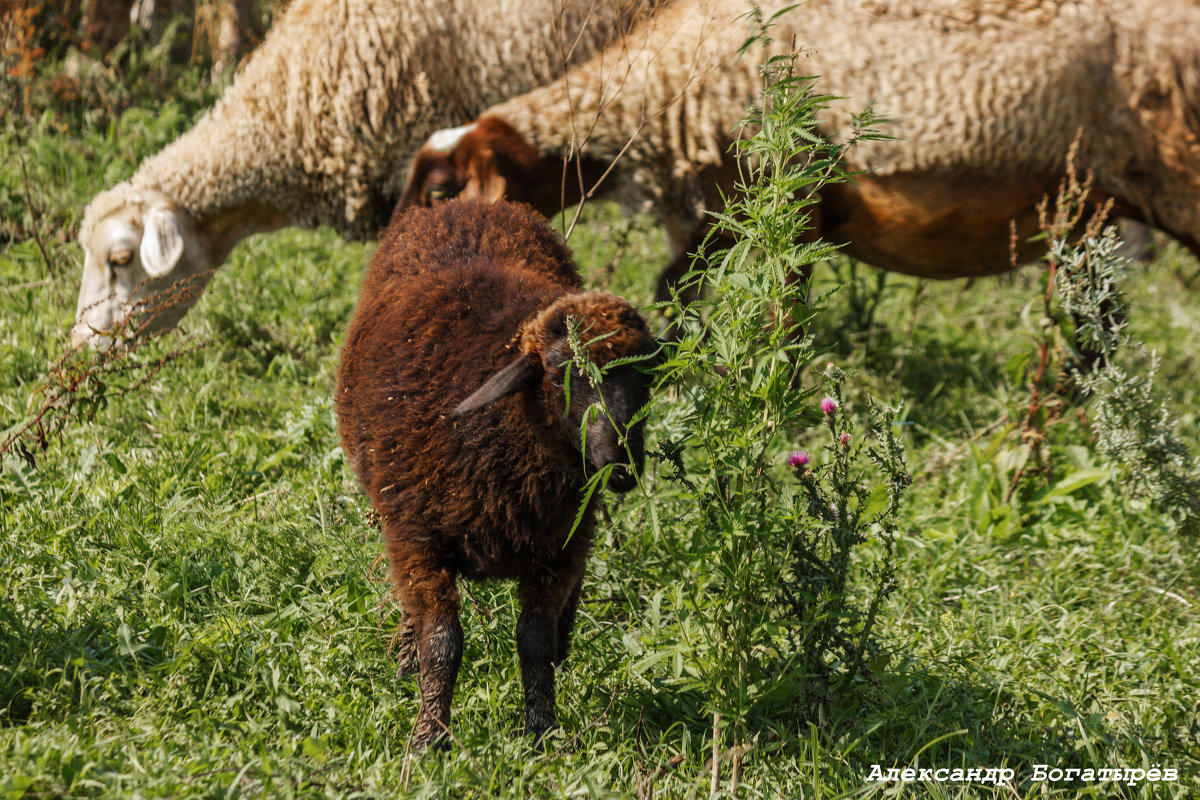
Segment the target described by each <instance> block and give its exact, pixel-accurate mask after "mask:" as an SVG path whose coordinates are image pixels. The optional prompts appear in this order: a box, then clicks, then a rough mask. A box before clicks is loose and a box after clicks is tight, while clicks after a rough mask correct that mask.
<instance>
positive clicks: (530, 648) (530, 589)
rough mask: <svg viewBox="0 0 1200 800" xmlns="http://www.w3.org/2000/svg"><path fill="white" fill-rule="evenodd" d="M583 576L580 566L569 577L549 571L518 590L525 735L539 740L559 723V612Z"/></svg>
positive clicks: (518, 636)
mask: <svg viewBox="0 0 1200 800" xmlns="http://www.w3.org/2000/svg"><path fill="white" fill-rule="evenodd" d="M582 577H583V569H582V565H580V568H579V569H578V570H570V574H565V575H564V574H555V573H554V572H553V571H547V572H545V573H541V574H539V575H536V576H534V577H526V578H522V579H521V582H520V586H519V587H518V594H519V596H520V599H521V616H520V617H518V618H517V656H518V658H519V659H520V662H521V686H522V687H523V688H524V690H525V733H527V734H529V733H532V734H534V735H535V736H537V737H538V740H539V741H540V740H541V737H542V734H544V733H545V732H546V731H548V730H550V729H551V728H553V727H554V726H555V725H556V724H557V722H556V721H555V717H554V663H555V659H556V657H557V656H558V655H559V653H560V650H559V646H558V641H557V640H558V631H559V630H560V625H559V622H560V618H561V614H560V612H561V611H562V610H564V609H565V608H566V606H567V605H569V604H570V598H571V596H572V593H573V592H574V590H575V589H576V587H577V586H578V585H579V584H580V583H581V581H582ZM576 604H578V597H576ZM568 630H569V628H568ZM564 654H565V652H564Z"/></svg>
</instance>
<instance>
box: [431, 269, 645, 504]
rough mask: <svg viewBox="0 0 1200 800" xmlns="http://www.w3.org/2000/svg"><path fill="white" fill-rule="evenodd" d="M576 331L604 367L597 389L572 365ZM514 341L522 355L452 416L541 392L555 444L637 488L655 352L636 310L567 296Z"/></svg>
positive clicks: (612, 301) (615, 481)
mask: <svg viewBox="0 0 1200 800" xmlns="http://www.w3.org/2000/svg"><path fill="white" fill-rule="evenodd" d="M572 329H574V330H575V331H576V333H577V336H578V341H579V343H580V344H581V345H582V348H581V349H582V350H583V351H584V352H586V355H587V358H588V360H589V361H590V362H591V363H593V364H595V365H596V366H598V367H600V370H601V373H602V376H603V378H602V380H601V381H600V383H599V384H598V385H596V386H593V385H592V384H591V383H590V382H589V381H588V379H587V377H586V376H585V375H584V374H582V372H581V370H580V368H579V366H578V365H577V364H576V363H575V359H574V353H573V352H572V348H571V343H570V334H569V331H570V330H572ZM517 340H518V347H519V350H520V354H519V355H518V356H517V357H516V358H515V359H514V360H513V361H512V362H510V363H509V364H508V365H507V366H505V367H504V368H503V369H501V370H500V371H499V372H497V373H495V374H494V375H492V377H491V378H489V379H488V380H487V381H486V382H485V383H484V384H483V386H481V387H480V388H479V389H477V390H476V391H475V392H474V393H473V394H472V395H471V396H470V397H468V398H467V399H466V400H464V401H463V402H462V403H460V404H459V405H458V407H457V408H455V410H454V411H455V413H456V414H466V413H470V412H471V411H474V410H475V409H478V408H481V407H483V406H485V405H487V404H488V403H491V402H493V401H495V400H498V399H500V398H501V397H505V396H507V395H510V394H514V393H516V392H521V391H525V390H529V391H536V392H537V393H538V395H539V396H540V400H541V405H542V407H543V408H544V409H545V416H544V420H543V421H544V424H545V426H546V427H547V428H548V429H549V432H550V433H551V434H552V435H553V436H554V437H555V438H556V439H557V440H558V441H562V442H567V443H569V444H570V446H571V447H573V449H574V450H575V451H577V452H581V453H582V454H583V456H584V462H585V464H586V471H587V472H588V473H594V472H596V471H599V470H602V469H604V468H606V467H608V466H610V465H611V466H612V472H611V474H610V475H609V479H608V487H609V488H610V489H612V490H614V491H617V492H626V491H629V490H630V489H632V488H633V487H634V486H636V485H637V474H638V473H639V472H640V471H641V469H642V462H643V460H644V457H645V445H644V440H643V430H642V429H643V420H642V418H641V416H640V415H639V412H640V411H642V409H643V407H644V406H645V405H646V403H647V402H648V400H649V398H650V382H651V378H650V376H649V375H648V374H647V363H648V362H649V361H651V360H652V358H653V356H654V353H655V352H656V350H657V342H656V341H655V339H654V337H653V336H651V335H650V332H649V329H648V328H647V327H646V322H645V320H643V319H642V317H641V315H640V314H639V313H638V311H637V309H635V308H634V307H633V306H632V305H630V304H629V303H628V302H626V301H625V300H623V299H621V298H619V297H615V296H613V295H610V294H604V293H600V292H587V293H578V294H569V295H565V296H564V297H561V298H559V299H558V300H557V301H556V302H554V303H553V304H552V305H550V306H548V307H547V308H545V309H543V310H542V311H541V312H539V313H538V314H537V315H535V316H533V317H531V318H530V319H528V320H526V322H525V323H524V324H523V325H522V326H521V330H520V332H519V333H518V334H517ZM626 359H630V360H629V361H626Z"/></svg>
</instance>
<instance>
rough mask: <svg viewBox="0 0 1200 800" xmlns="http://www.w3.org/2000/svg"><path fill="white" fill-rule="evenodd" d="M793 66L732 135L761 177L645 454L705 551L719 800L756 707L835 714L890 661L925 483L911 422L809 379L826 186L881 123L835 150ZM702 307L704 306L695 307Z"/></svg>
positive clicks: (702, 632)
mask: <svg viewBox="0 0 1200 800" xmlns="http://www.w3.org/2000/svg"><path fill="white" fill-rule="evenodd" d="M760 40H761V38H760V39H757V40H751V42H750V43H748V44H747V48H749V47H750V46H751V45H752V44H753V42H754V41H760ZM793 64H794V58H793V57H791V56H783V57H776V58H772V59H770V60H769V61H768V62H767V63H766V65H765V66H764V67H763V78H764V86H765V90H764V94H763V102H762V108H761V109H759V110H757V111H752V112H751V113H750V115H749V116H748V117H747V119H746V121H745V122H744V123H743V125H742V128H741V130H740V135H739V137H738V140H737V142H736V144H735V148H736V151H737V154H738V156H739V157H740V159H741V161H742V163H745V164H746V165H747V167H746V170H745V174H744V176H743V180H742V181H741V182H740V184H739V185H738V187H737V189H738V193H737V199H736V200H732V201H730V202H729V204H728V206H727V208H726V210H725V211H724V212H723V213H720V214H714V217H715V224H714V227H713V231H712V233H711V235H710V236H709V238H708V240H707V243H712V242H716V241H722V242H726V241H732V242H733V244H732V245H731V246H729V247H728V248H726V249H719V250H711V251H707V252H706V251H705V250H706V249H707V248H702V252H701V254H700V255H699V256H698V257H697V260H696V262H695V264H696V266H695V268H694V269H693V271H692V272H691V273H689V274H688V275H687V276H686V277H685V278H684V279H683V281H682V282H681V283H680V285H679V286H678V287H677V288H676V291H675V293H674V297H673V299H672V300H671V301H669V303H668V304H667V308H665V309H664V310H665V311H666V312H667V313H668V316H670V317H671V318H672V319H673V320H674V321H675V322H674V324H675V334H676V337H677V342H676V343H674V344H672V345H671V346H669V347H668V348H667V350H666V352H665V354H664V357H663V364H662V366H661V367H660V373H661V375H662V379H661V385H660V386H659V387H658V388H657V389H656V390H655V396H656V397H661V398H666V399H665V401H664V403H663V404H664V405H665V406H666V407H665V408H660V409H657V410H656V411H655V413H654V418H655V419H656V421H657V424H656V427H657V428H658V448H657V451H656V452H651V453H648V455H650V456H651V457H652V458H655V459H658V460H659V461H660V462H661V464H662V466H663V467H665V469H664V470H663V471H664V472H665V473H667V480H668V482H669V484H670V485H669V486H662V485H660V486H659V487H658V494H659V495H660V497H659V505H663V504H664V503H665V502H666V501H665V500H664V496H669V495H675V496H674V497H672V500H674V501H676V502H674V503H673V506H672V507H677V508H679V509H681V512H680V513H681V514H683V515H685V517H687V518H685V519H684V520H682V521H681V524H680V525H678V526H677V528H682V529H685V530H686V531H687V532H686V533H683V534H682V536H684V537H685V539H687V541H684V542H680V543H679V546H680V551H681V552H683V553H686V554H687V555H688V556H689V557H690V560H691V566H690V571H691V573H692V575H691V577H692V578H693V582H692V585H691V586H689V588H688V592H687V594H689V595H691V597H692V601H691V602H692V603H693V606H692V608H691V609H690V613H689V614H687V616H688V618H689V619H690V620H700V622H699V624H698V629H696V630H693V631H688V632H687V633H686V634H685V635H684V636H683V637H682V638H684V639H685V640H686V644H685V648H686V649H687V650H688V656H689V658H690V659H691V660H692V661H693V663H694V664H695V665H696V667H695V671H694V672H693V673H692V675H693V677H694V680H691V681H690V682H691V683H692V685H694V686H695V687H696V688H698V689H701V690H702V691H703V693H704V696H705V698H706V703H707V705H708V708H709V712H710V713H711V715H712V721H713V755H714V767H713V771H712V775H713V788H714V791H715V790H716V787H717V780H718V777H717V776H718V774H719V771H720V769H719V765H720V757H721V753H722V752H726V749H725V747H731V749H730V750H728V751H727V752H729V754H730V755H729V758H728V760H730V761H731V762H732V778H731V780H732V783H733V787H734V791H736V786H737V781H738V775H739V771H740V755H741V753H743V752H745V750H746V748H747V746H748V744H749V740H748V739H747V737H748V736H752V735H753V734H752V727H753V718H754V716H755V714H756V713H758V712H760V711H764V712H765V711H768V710H769V711H770V712H772V713H771V714H764V717H767V716H771V715H772V714H773V713H774V712H777V711H778V710H779V708H780V706H781V705H782V704H786V703H789V702H791V703H794V707H795V708H796V709H798V711H799V713H800V714H801V715H802V716H804V717H807V718H808V719H810V720H813V721H815V722H818V723H819V722H821V721H823V720H824V719H826V718H827V717H826V714H827V712H828V710H829V704H830V701H831V699H833V698H834V697H835V696H836V690H837V687H838V685H843V686H845V685H848V683H846V684H839V679H847V680H848V681H850V680H853V679H854V678H855V677H856V676H858V675H861V674H863V668H864V667H869V666H871V665H872V664H873V659H874V658H875V655H876V649H875V646H874V644H873V642H872V636H871V633H872V626H873V624H874V621H875V618H876V615H877V613H878V612H879V610H880V608H881V606H882V603H883V601H884V599H885V598H886V597H887V595H888V593H889V592H890V591H892V589H893V586H894V573H893V565H892V554H893V542H894V536H895V532H896V525H897V512H898V509H899V506H900V501H901V495H902V492H903V489H904V487H905V486H907V485H908V482H909V477H908V474H907V472H906V469H905V464H904V456H903V450H902V447H901V444H900V442H899V440H898V438H897V436H896V435H895V433H894V429H893V427H892V422H893V417H894V412H892V411H890V410H881V409H873V413H872V415H871V422H870V426H869V428H868V430H867V431H866V432H865V434H864V435H856V434H855V433H854V419H853V416H852V415H851V414H850V413H848V409H847V408H846V406H845V405H844V404H843V402H842V400H841V387H842V384H843V381H845V380H846V378H847V376H846V374H845V373H844V372H843V371H842V370H840V369H838V368H837V367H835V366H833V365H830V366H828V367H827V368H825V369H824V372H823V378H824V381H825V384H826V386H825V391H826V392H827V393H828V395H829V397H828V398H827V399H826V401H824V402H823V403H817V402H816V400H815V395H816V394H817V393H818V392H819V391H820V387H809V388H805V387H804V384H805V382H806V381H805V376H806V374H808V367H809V365H810V364H811V363H812V362H813V361H814V360H815V359H816V358H817V356H818V354H817V352H816V350H815V348H814V346H813V344H812V339H811V337H809V336H806V335H805V330H806V326H808V325H810V324H812V322H813V320H814V319H815V317H816V315H817V313H818V311H819V309H821V308H822V307H823V305H824V302H823V301H824V298H819V299H817V300H816V301H815V302H812V303H810V302H808V287H807V285H806V284H807V282H806V280H805V279H804V278H803V275H804V272H803V268H804V267H805V266H806V265H808V264H811V263H812V262H815V261H820V260H822V259H825V258H827V257H828V256H829V255H830V254H831V253H832V252H833V250H834V248H833V247H832V246H830V245H828V244H826V243H823V242H819V241H817V242H814V241H805V240H806V239H811V238H812V237H811V236H807V235H806V232H808V231H809V230H810V227H811V226H810V214H809V208H810V206H812V205H813V203H814V202H815V200H814V196H815V193H816V192H817V191H819V190H820V188H821V187H822V186H824V185H826V184H828V183H830V182H834V181H840V180H844V179H846V177H847V175H846V174H845V172H844V171H843V169H842V167H841V166H840V163H841V156H842V154H843V152H844V151H845V150H846V149H847V148H849V147H852V146H853V145H854V144H855V143H856V142H858V141H861V140H864V139H867V138H879V136H878V134H876V133H874V132H872V131H871V130H870V125H871V124H872V123H873V122H875V120H874V119H873V118H872V117H870V115H869V114H868V115H864V116H863V117H860V118H859V119H858V120H857V121H856V125H855V133H854V136H853V137H852V138H851V139H850V140H849V141H847V142H844V143H841V144H832V143H830V142H826V141H825V140H823V139H821V138H820V137H819V136H818V135H817V134H816V132H815V131H816V122H817V118H818V115H819V113H820V112H821V110H822V109H823V108H824V107H825V104H826V103H827V102H828V101H829V100H830V99H832V98H830V97H829V96H823V95H819V94H815V93H814V92H813V89H812V86H813V81H812V79H811V78H804V77H799V76H796V75H795V74H794V73H793ZM692 296H694V297H699V298H700V299H698V300H695V301H693V302H690V303H688V302H685V300H684V299H683V298H685V297H692ZM812 427H816V428H817V429H818V430H821V429H822V428H823V430H824V434H823V436H827V437H828V440H827V444H826V445H825V446H824V453H825V455H824V456H822V457H821V458H820V459H816V458H810V457H809V456H808V454H807V453H804V454H801V453H800V452H799V451H797V452H795V453H793V454H792V455H791V456H790V457H789V455H788V448H789V446H790V445H789V442H790V440H791V439H792V437H793V436H795V435H797V434H798V433H799V431H800V430H801V429H804V428H812ZM868 459H869V460H870V461H871V462H873V465H869V464H867V463H866V462H867V460H868ZM818 460H820V461H822V462H823V463H822V464H817V463H816V462H817V461H818ZM789 462H790V463H791V464H792V466H793V469H790V470H789V468H788V463H789ZM801 462H803V463H801ZM664 490H666V491H664ZM675 493H677V494H675ZM653 511H654V509H653V506H651V513H650V514H648V518H649V520H650V522H651V524H652V525H655V524H656V523H657V518H656V516H655V514H654V513H653ZM656 533H657V531H656ZM714 598H719V599H718V600H717V602H714ZM684 602H688V601H686V600H685V601H684ZM681 616H682V612H681Z"/></svg>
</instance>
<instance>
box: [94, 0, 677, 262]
mask: <svg viewBox="0 0 1200 800" xmlns="http://www.w3.org/2000/svg"><path fill="white" fill-rule="evenodd" d="M655 2H657V0H598V1H594V0H437V2H434V1H433V0H295V2H293V3H292V4H291V5H290V6H289V7H288V9H287V11H286V13H285V14H284V15H283V16H282V17H281V18H280V19H279V20H278V22H277V23H276V24H275V25H274V27H273V28H272V29H271V31H270V32H269V34H268V35H267V37H266V39H265V41H264V42H263V44H262V45H261V46H260V47H259V48H258V49H257V50H256V51H255V52H254V53H252V54H251V56H250V57H249V59H248V60H247V62H246V63H244V64H243V65H242V67H241V69H240V71H239V73H238V75H237V76H236V78H235V80H234V82H233V84H232V85H231V86H230V87H229V89H228V90H226V92H225V93H224V95H222V97H221V98H220V100H218V102H217V103H216V105H214V107H213V108H212V109H211V110H210V111H209V112H208V113H207V114H205V116H204V117H203V118H202V119H201V120H200V121H199V122H198V123H197V124H196V125H195V126H194V127H193V128H192V129H191V130H189V131H188V132H187V133H185V134H184V135H182V136H181V137H180V138H179V139H177V140H176V141H175V142H173V143H172V144H171V145H169V146H167V147H166V148H164V149H163V150H162V151H161V152H160V153H158V154H156V155H155V156H152V157H151V158H148V159H147V160H146V161H144V162H143V163H142V164H141V166H140V167H139V169H138V170H137V172H136V173H135V175H134V176H133V178H132V179H131V182H132V184H133V185H134V187H135V188H142V187H145V188H152V189H157V190H160V191H162V192H164V193H165V194H167V195H168V196H170V197H172V198H174V199H175V200H176V201H177V202H178V203H179V205H180V207H181V208H183V209H184V210H186V211H188V212H190V213H192V214H193V215H195V216H196V217H197V218H199V219H203V218H205V217H207V216H210V215H216V214H217V213H218V212H221V211H223V210H227V209H232V208H237V207H240V206H243V205H245V204H251V203H259V204H263V205H266V206H269V207H270V208H272V209H274V210H276V211H279V212H282V213H283V214H284V215H285V216H286V217H287V218H288V219H289V220H290V221H291V222H292V224H296V225H300V226H303V227H314V226H317V225H328V226H331V227H333V228H335V229H336V230H338V231H339V232H341V233H342V234H343V235H344V236H346V237H347V238H358V239H367V238H372V237H374V236H375V235H377V233H378V232H379V230H380V229H381V228H382V227H383V226H384V225H385V224H386V222H387V219H388V216H389V215H390V213H391V211H392V208H393V206H394V205H395V201H396V198H397V197H398V196H399V194H400V191H401V190H402V188H403V184H404V172H405V167H406V166H407V163H408V161H409V160H410V159H411V157H412V155H413V154H414V152H415V151H416V148H417V147H418V146H419V145H420V144H421V143H422V142H423V141H424V140H425V139H426V138H427V137H428V135H429V134H430V133H432V132H433V131H434V130H435V129H437V128H439V127H444V126H447V125H451V124H457V123H458V122H460V121H462V120H463V119H469V118H471V117H473V116H474V115H475V114H477V113H479V112H480V111H481V110H483V109H484V108H486V107H487V106H489V105H491V104H493V103H496V102H499V101H500V100H502V99H504V98H507V97H511V96H513V95H515V94H519V93H521V92H525V91H529V90H530V89H532V88H534V87H535V86H538V85H541V84H543V83H545V82H546V81H549V80H552V79H553V78H555V77H557V76H559V75H561V74H562V72H563V69H564V66H563V65H564V59H565V61H566V63H568V64H569V63H572V62H577V61H580V60H582V59H583V58H586V57H587V56H589V55H591V54H593V53H595V52H597V51H599V50H600V49H601V48H602V47H603V46H604V45H605V44H606V43H607V42H608V41H609V40H610V39H612V38H613V36H614V35H615V34H614V31H616V32H619V31H621V30H623V29H624V28H626V27H627V26H628V25H629V24H630V22H631V21H632V20H633V19H634V18H635V17H637V16H638V15H640V14H650V13H652V10H653V7H654V5H655ZM93 216H94V215H93Z"/></svg>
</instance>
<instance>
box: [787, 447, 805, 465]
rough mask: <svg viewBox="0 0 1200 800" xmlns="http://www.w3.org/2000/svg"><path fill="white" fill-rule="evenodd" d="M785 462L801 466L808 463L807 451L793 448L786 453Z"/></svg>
mask: <svg viewBox="0 0 1200 800" xmlns="http://www.w3.org/2000/svg"><path fill="white" fill-rule="evenodd" d="M787 463H788V466H789V467H803V466H804V465H805V464H807V463H808V451H807V450H793V451H792V452H791V453H790V454H788V459H787Z"/></svg>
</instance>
